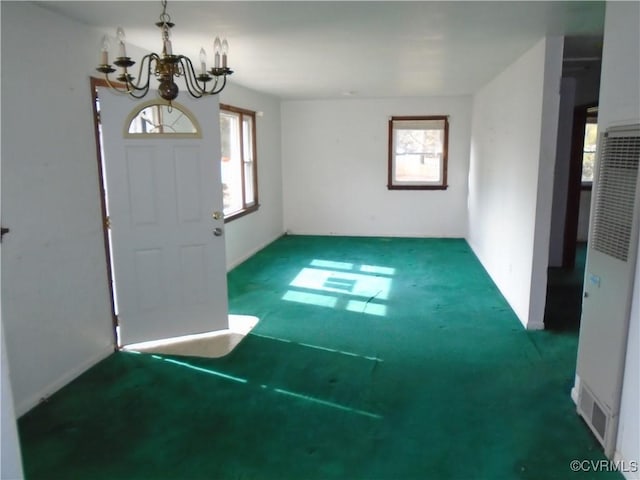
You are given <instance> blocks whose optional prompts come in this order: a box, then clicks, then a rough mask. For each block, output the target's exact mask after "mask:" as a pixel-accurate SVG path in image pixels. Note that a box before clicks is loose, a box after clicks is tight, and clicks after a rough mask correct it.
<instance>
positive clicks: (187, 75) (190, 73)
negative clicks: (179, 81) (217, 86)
mask: <svg viewBox="0 0 640 480" xmlns="http://www.w3.org/2000/svg"><path fill="white" fill-rule="evenodd" d="M179 58H180V65H182V71H183V72H184V83H185V85H186V86H187V91H188V92H189V94H190V95H191V96H192V97H194V98H202V97H203V96H204V95H206V90H205V88H204V87H205V86H206V83H205V84H204V85H203V86H202V87H201V86H200V84H199V83H198V79H197V77H196V71H195V69H194V67H193V63H192V62H191V60H189V58H188V57H185V56H184V55H180V57H179Z"/></svg>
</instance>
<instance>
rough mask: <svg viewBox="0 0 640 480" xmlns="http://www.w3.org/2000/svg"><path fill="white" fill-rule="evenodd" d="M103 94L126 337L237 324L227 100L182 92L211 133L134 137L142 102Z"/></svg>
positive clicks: (112, 231) (118, 289)
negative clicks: (230, 258) (226, 186)
mask: <svg viewBox="0 0 640 480" xmlns="http://www.w3.org/2000/svg"><path fill="white" fill-rule="evenodd" d="M185 97H186V98H185ZM99 99H100V120H101V125H102V136H103V148H104V152H103V155H104V170H105V172H104V173H105V177H106V188H107V209H108V215H109V221H110V237H111V250H112V252H111V253H112V265H113V275H114V283H115V297H116V309H117V314H118V321H119V325H120V341H121V343H122V344H123V345H126V344H130V343H136V342H142V341H148V340H157V339H163V338H169V337H174V336H180V335H187V334H193V333H200V332H206V331H212V330H221V329H225V328H227V327H228V308H227V307H228V304H227V283H226V262H225V245H224V237H223V236H222V232H223V229H224V220H223V219H222V218H214V217H217V216H218V215H216V213H215V212H222V210H223V206H222V183H221V179H220V127H219V106H218V100H217V97H208V98H203V99H200V100H197V101H195V100H192V99H191V98H189V97H188V95H187V94H186V92H185V93H183V94H182V95H180V97H179V99H178V100H179V102H180V104H182V105H184V106H185V107H186V108H187V109H188V110H190V111H191V113H192V114H193V115H194V116H195V117H196V118H197V120H198V122H199V125H200V128H201V138H172V137H171V136H167V135H145V136H139V137H136V138H132V137H128V136H127V135H125V131H126V130H127V126H125V122H126V119H127V117H128V115H129V114H130V113H131V112H132V111H133V110H134V108H136V104H137V103H139V102H136V101H134V100H132V99H130V98H129V97H127V96H123V95H118V94H115V93H113V92H111V91H109V90H108V89H105V88H100V89H99Z"/></svg>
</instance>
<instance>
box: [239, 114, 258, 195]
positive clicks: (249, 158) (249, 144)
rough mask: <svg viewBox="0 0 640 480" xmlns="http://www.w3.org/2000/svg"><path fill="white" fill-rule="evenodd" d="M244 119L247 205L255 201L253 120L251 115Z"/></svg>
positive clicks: (243, 140) (243, 141)
mask: <svg viewBox="0 0 640 480" xmlns="http://www.w3.org/2000/svg"><path fill="white" fill-rule="evenodd" d="M242 118H243V120H242V148H243V155H244V156H243V158H244V191H245V202H246V204H247V206H249V205H253V204H254V203H255V198H254V192H253V139H252V136H253V128H252V127H253V121H252V119H251V117H248V116H246V115H243V117H242Z"/></svg>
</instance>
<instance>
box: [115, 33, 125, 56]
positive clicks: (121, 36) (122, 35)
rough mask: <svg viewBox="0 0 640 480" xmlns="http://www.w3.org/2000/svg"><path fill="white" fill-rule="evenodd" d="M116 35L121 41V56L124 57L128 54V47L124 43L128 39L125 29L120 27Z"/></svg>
mask: <svg viewBox="0 0 640 480" xmlns="http://www.w3.org/2000/svg"><path fill="white" fill-rule="evenodd" d="M116 35H117V37H118V41H119V42H120V56H121V57H123V58H124V57H126V56H127V48H126V47H125V45H124V41H125V39H126V37H125V34H124V29H123V28H122V27H118V30H117V31H116Z"/></svg>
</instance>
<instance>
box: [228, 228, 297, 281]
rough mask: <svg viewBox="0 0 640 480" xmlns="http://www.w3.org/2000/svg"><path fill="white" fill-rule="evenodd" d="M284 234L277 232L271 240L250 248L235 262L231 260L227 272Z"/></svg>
mask: <svg viewBox="0 0 640 480" xmlns="http://www.w3.org/2000/svg"><path fill="white" fill-rule="evenodd" d="M283 235H286V233H284V232H283V233H279V234H277V235H276V236H275V237H273V238H271V239H270V240H267V241H266V242H263V243H261V244H260V245H258V246H257V247H256V248H254V249H252V250H250V251H249V252H247V253H245V254H244V255H242V256H241V257H239V258H237V259H236V260H234V261H233V262H231V263H230V264H228V265H227V272H229V271H231V270H233V269H234V268H236V267H237V266H238V265H240V264H241V263H243V262H244V261H246V260H248V259H249V258H251V257H253V256H254V255H255V254H256V253H258V252H259V251H260V250H262V249H264V248H266V247H268V246H269V245H271V244H272V243H273V242H275V241H276V240H278V239H279V238H280V237H282V236H283Z"/></svg>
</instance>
